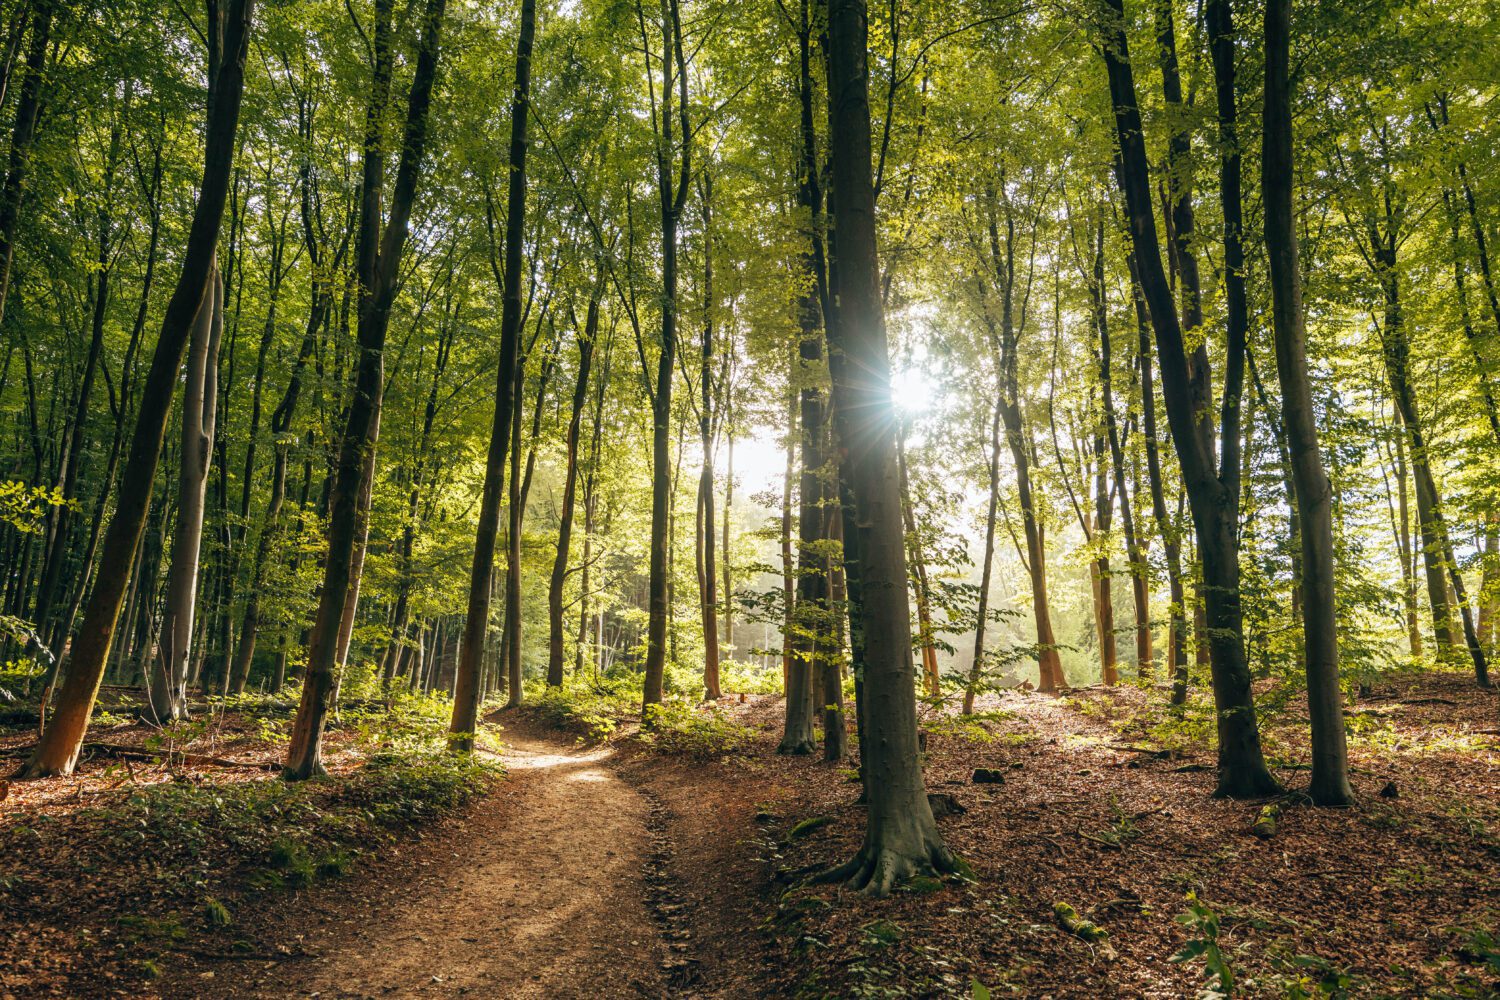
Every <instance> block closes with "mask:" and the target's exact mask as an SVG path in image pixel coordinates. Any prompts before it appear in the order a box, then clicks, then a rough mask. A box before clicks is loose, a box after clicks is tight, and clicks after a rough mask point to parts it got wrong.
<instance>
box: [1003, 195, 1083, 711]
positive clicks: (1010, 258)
mask: <svg viewBox="0 0 1500 1000" xmlns="http://www.w3.org/2000/svg"><path fill="white" fill-rule="evenodd" d="M997 191H998V193H997ZM1001 198H1004V199H1005V241H1004V243H1003V245H1002V243H1001V240H1000V220H999V218H998V214H997V211H996V208H997V206H996V201H997V200H999V199H1001ZM984 201H985V210H986V214H987V216H988V220H987V221H988V235H989V255H990V261H989V265H990V266H989V270H990V272H991V273H992V274H993V275H994V278H995V282H996V284H997V286H998V291H999V296H1000V322H999V325H998V328H997V326H996V324H995V320H994V317H993V316H992V315H991V313H990V311H989V310H988V309H986V310H985V313H984V321H985V325H986V327H987V329H988V332H989V337H990V348H991V350H992V351H993V352H994V354H995V366H996V370H997V371H998V372H999V380H1000V392H999V395H998V399H999V402H998V404H997V405H998V406H999V407H1000V419H1001V422H1002V423H1003V424H1004V426H1005V441H1006V444H1007V445H1008V446H1009V448H1010V455H1011V462H1012V464H1013V465H1014V466H1015V470H1016V496H1017V499H1018V500H1019V502H1020V505H1021V525H1022V530H1023V532H1024V534H1025V536H1026V570H1027V573H1028V574H1029V575H1030V577H1031V613H1032V618H1033V619H1034V621H1035V622H1036V660H1037V672H1038V688H1039V689H1040V690H1041V691H1043V692H1045V693H1048V694H1053V693H1056V692H1057V691H1059V690H1060V689H1062V688H1064V687H1066V686H1067V678H1066V677H1065V676H1064V675H1063V667H1062V657H1061V656H1060V655H1059V653H1058V649H1057V636H1056V635H1055V633H1054V632H1053V631H1052V610H1051V607H1050V605H1049V604H1048V599H1047V542H1046V529H1045V526H1044V525H1043V523H1042V520H1041V517H1040V516H1039V514H1038V511H1037V505H1036V500H1035V498H1034V496H1033V495H1032V487H1031V451H1030V448H1029V446H1028V436H1027V433H1026V424H1025V418H1024V416H1023V414H1022V411H1021V390H1020V357H1019V353H1020V352H1019V346H1020V343H1019V342H1020V331H1018V330H1017V328H1016V321H1015V257H1016V255H1015V237H1016V224H1015V215H1014V213H1013V212H1012V211H1011V209H1010V205H1009V200H1008V197H1007V196H1006V195H1005V185H1004V184H1003V183H1002V184H1000V185H999V187H998V189H997V188H996V187H995V186H994V185H991V186H990V187H989V188H988V189H987V190H986V192H985V199H984Z"/></svg>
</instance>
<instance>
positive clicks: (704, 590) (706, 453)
mask: <svg viewBox="0 0 1500 1000" xmlns="http://www.w3.org/2000/svg"><path fill="white" fill-rule="evenodd" d="M700 196H701V199H702V202H703V244H704V246H703V350H702V354H701V361H700V365H699V372H698V386H699V395H700V397H701V398H700V402H699V410H698V436H699V439H700V442H701V445H702V448H703V470H702V472H701V473H700V474H699V477H698V519H697V520H698V536H697V543H698V544H697V550H698V551H697V557H698V558H697V563H698V604H699V608H700V611H701V613H702V621H703V697H704V699H705V700H707V701H718V700H719V697H720V691H719V594H718V588H719V570H718V566H717V564H716V561H715V555H716V554H715V552H714V546H715V544H716V538H715V530H714V458H713V447H714V436H715V434H716V432H717V426H716V425H717V422H718V418H717V414H716V413H715V406H716V398H715V397H716V396H717V393H716V392H715V391H714V308H715V303H714V298H713V294H714V292H713V287H714V267H713V177H712V175H711V174H708V173H705V174H704V175H703V186H702V190H701V192H700Z"/></svg>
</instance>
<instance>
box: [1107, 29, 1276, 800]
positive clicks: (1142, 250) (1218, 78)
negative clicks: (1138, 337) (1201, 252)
mask: <svg viewBox="0 0 1500 1000" xmlns="http://www.w3.org/2000/svg"><path fill="white" fill-rule="evenodd" d="M1106 8H1107V10H1106V12H1105V19H1104V21H1103V23H1102V25H1101V28H1102V32H1103V36H1104V37H1103V39H1102V44H1101V46H1100V52H1101V54H1102V55H1103V58H1104V63H1105V68H1106V70H1107V73H1108V77H1109V88H1110V99H1111V103H1112V105H1113V107H1114V119H1115V132H1116V138H1117V140H1118V142H1119V146H1120V160H1119V163H1118V171H1117V173H1118V179H1119V182H1120V186H1121V188H1122V190H1123V192H1124V195H1125V202H1126V209H1127V214H1128V216H1129V222H1130V235H1131V240H1132V242H1133V244H1134V248H1135V261H1136V267H1137V270H1138V272H1139V278H1140V284H1141V290H1142V293H1143V297H1144V298H1145V302H1146V309H1147V312H1148V314H1149V316H1150V320H1151V325H1152V327H1153V328H1154V329H1155V332H1156V346H1157V352H1158V355H1159V359H1160V362H1161V367H1162V389H1163V395H1164V397H1165V400H1166V406H1167V419H1168V423H1169V424H1170V425H1171V429H1172V440H1173V443H1174V444H1175V445H1176V448H1177V456H1178V462H1179V465H1180V466H1181V468H1182V475H1183V481H1184V484H1185V486H1186V489H1187V493H1188V500H1189V504H1190V506H1191V509H1192V513H1193V523H1194V527H1195V529H1196V531H1197V535H1198V551H1199V554H1200V558H1201V559H1202V562H1203V573H1204V578H1205V581H1206V587H1205V590H1206V592H1207V598H1208V603H1209V607H1208V617H1209V625H1210V637H1211V645H1212V652H1213V659H1212V674H1213V679H1214V702H1215V708H1216V711H1217V714H1218V720H1219V724H1218V731H1219V784H1218V788H1217V789H1216V790H1215V794H1216V795H1218V796H1223V797H1231V798H1241V797H1254V796H1259V795H1266V794H1272V793H1274V792H1276V791H1277V790H1279V788H1280V786H1279V785H1278V784H1277V782H1276V780H1275V779H1274V778H1272V777H1271V773H1270V771H1268V770H1267V769H1266V764H1265V758H1264V755H1263V754H1262V752H1261V746H1260V734H1259V732H1258V730H1257V728H1256V720H1255V706H1254V701H1253V697H1252V695H1251V690H1250V670H1249V665H1248V664H1247V662H1246V660H1245V649H1244V638H1243V635H1242V631H1241V611H1240V594H1239V552H1238V543H1237V540H1236V521H1237V514H1238V506H1239V483H1238V478H1239V393H1240V388H1241V386H1240V383H1241V381H1242V378H1243V371H1242V366H1243V355H1244V342H1243V334H1244V326H1243V323H1242V321H1243V319H1244V315H1243V312H1240V313H1239V314H1238V315H1235V311H1236V310H1237V309H1239V308H1240V307H1242V306H1243V298H1242V297H1240V298H1239V300H1238V302H1236V301H1235V298H1236V297H1235V296H1234V295H1233V294H1230V295H1229V296H1227V299H1228V302H1229V306H1230V320H1229V323H1228V333H1229V336H1228V344H1227V350H1226V371H1225V387H1224V398H1223V404H1222V409H1221V421H1220V422H1221V425H1222V426H1221V438H1222V444H1223V447H1222V458H1223V465H1222V471H1216V470H1215V468H1214V454H1213V453H1214V443H1213V438H1212V433H1211V431H1210V429H1209V427H1208V426H1207V424H1206V420H1207V419H1208V417H1207V415H1206V414H1207V411H1208V409H1209V407H1208V403H1209V394H1208V388H1209V387H1208V385H1207V381H1208V371H1207V364H1206V362H1203V361H1201V359H1195V360H1197V361H1198V362H1199V363H1196V364H1194V363H1191V362H1190V361H1189V357H1188V353H1187V347H1186V343H1185V340H1184V337H1183V327H1182V324H1181V323H1180V321H1179V319H1178V316H1177V308H1176V303H1175V302H1174V301H1173V295H1172V290H1171V288H1170V286H1169V285H1168V283H1167V278H1166V273H1165V271H1164V270H1163V269H1162V263H1161V251H1160V244H1159V242H1158V240H1157V234H1156V219H1155V217H1154V214H1153V210H1152V205H1151V187H1150V172H1149V167H1148V165H1147V159H1146V144H1145V137H1144V134H1143V132H1142V126H1141V115H1140V109H1139V106H1138V105H1137V103H1136V90H1135V75H1134V71H1133V69H1132V68H1131V64H1130V55H1129V46H1128V42H1127V40H1126V37H1125V11H1124V7H1123V2H1122V0H1106ZM1225 44H1228V45H1229V49H1228V53H1229V55H1230V56H1231V60H1230V62H1229V65H1228V67H1227V68H1228V69H1230V70H1231V71H1232V69H1233V62H1232V56H1233V48H1232V44H1233V39H1232V37H1229V36H1223V35H1222V34H1220V35H1219V36H1216V37H1215V45H1216V49H1218V48H1222V47H1223V46H1224V45H1225ZM1225 68H1226V67H1224V66H1221V64H1220V61H1219V59H1217V58H1216V60H1215V70H1216V72H1215V82H1216V89H1217V90H1218V91H1219V94H1220V108H1219V113H1220V118H1219V126H1220V136H1221V139H1222V138H1223V137H1224V136H1225V133H1226V132H1228V133H1229V134H1230V135H1231V136H1232V133H1233V117H1232V114H1233V98H1234V92H1233V81H1232V77H1231V78H1230V79H1229V80H1228V81H1225V80H1224V79H1223V71H1224V69H1225ZM1226 82H1227V83H1228V84H1229V86H1228V87H1227V88H1226V87H1224V86H1223V84H1224V83H1226ZM1225 98H1227V99H1228V107H1227V108H1226V106H1225ZM1226 111H1227V112H1229V114H1226ZM1223 146H1224V148H1225V149H1226V150H1230V152H1228V153H1226V154H1225V155H1224V156H1223V162H1222V164H1221V178H1220V187H1221V188H1223V189H1224V190H1223V191H1222V192H1221V194H1222V200H1223V203H1224V207H1225V209H1226V212H1227V214H1226V234H1227V238H1226V242H1225V254H1226V260H1225V265H1226V266H1225V273H1226V289H1230V288H1232V287H1233V284H1234V282H1232V281H1230V280H1228V279H1229V278H1230V277H1231V276H1233V275H1234V272H1235V270H1236V269H1242V267H1243V263H1242V261H1241V259H1240V254H1239V244H1238V224H1239V213H1238V208H1239V184H1238V172H1239V156H1238V153H1236V152H1233V151H1232V150H1233V148H1234V147H1233V144H1232V143H1226V144H1223ZM1178 238H1179V239H1181V238H1182V233H1181V230H1180V227H1179V231H1178ZM1231 253H1232V254H1233V259H1230V255H1231ZM1235 280H1236V281H1240V292H1243V284H1242V280H1241V279H1240V277H1239V276H1235Z"/></svg>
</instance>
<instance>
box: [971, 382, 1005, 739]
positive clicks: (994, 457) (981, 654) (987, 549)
mask: <svg viewBox="0 0 1500 1000" xmlns="http://www.w3.org/2000/svg"><path fill="white" fill-rule="evenodd" d="M996 400H997V401H996V403H995V407H994V416H993V417H991V419H990V441H989V447H990V463H989V473H990V502H989V509H988V511H987V512H986V514H985V518H984V558H983V561H982V562H981V563H980V564H979V565H980V570H979V609H978V613H977V617H976V620H975V625H974V662H973V664H972V665H971V666H970V667H969V683H968V685H967V686H965V688H964V714H965V715H969V714H971V713H973V711H974V696H975V694H977V693H978V690H979V682H980V680H981V679H982V678H983V677H984V668H985V649H984V640H985V632H986V628H987V626H988V624H989V612H990V581H991V579H992V574H993V571H994V562H995V519H996V515H997V514H998V513H999V507H1000V404H999V402H998V400H999V393H998V392H997V393H996Z"/></svg>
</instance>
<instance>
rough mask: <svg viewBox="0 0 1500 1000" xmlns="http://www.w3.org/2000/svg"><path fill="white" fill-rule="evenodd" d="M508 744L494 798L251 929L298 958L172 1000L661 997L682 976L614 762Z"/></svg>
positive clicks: (641, 810) (639, 800)
mask: <svg viewBox="0 0 1500 1000" xmlns="http://www.w3.org/2000/svg"><path fill="white" fill-rule="evenodd" d="M505 739H506V744H507V745H506V749H505V752H504V754H503V758H504V764H505V767H506V770H507V778H506V780H505V782H503V783H502V784H501V786H500V787H499V788H498V790H497V791H495V792H494V793H493V794H491V795H490V796H488V797H487V798H486V799H484V800H483V801H482V802H480V803H479V804H478V805H476V806H475V807H474V808H472V809H471V810H469V811H468V812H467V813H466V814H464V815H460V816H457V817H454V818H452V819H450V820H448V821H445V822H443V823H442V824H441V826H440V828H439V829H437V830H435V831H432V832H430V833H428V834H427V835H425V836H423V837H422V838H421V839H419V840H416V841H415V842H413V843H411V844H409V845H408V846H407V847H406V848H405V849H404V850H400V851H399V852H389V856H387V857H385V858H383V859H382V861H381V862H380V865H379V868H378V869H377V870H375V871H373V872H371V873H368V874H366V875H365V876H363V877H360V878H359V880H358V881H359V884H358V885H357V886H351V885H349V884H348V883H345V884H344V885H343V886H332V887H325V888H322V889H320V890H313V891H311V892H309V893H307V894H306V895H305V897H304V898H303V899H301V900H299V901H298V903H297V905H294V906H293V907H292V908H291V909H290V911H289V912H287V913H285V914H283V915H281V918H280V919H277V920H276V921H275V922H274V924H269V925H267V924H263V925H262V926H261V927H259V928H257V931H258V933H257V934H256V937H257V938H259V939H260V940H261V942H262V943H263V944H264V946H265V948H266V950H267V951H269V952H273V953H274V952H275V951H277V950H278V949H285V950H288V951H291V952H292V953H293V955H294V956H295V957H292V958H290V959H287V960H283V961H273V962H266V963H263V964H262V963H246V962H233V963H231V968H229V969H227V970H219V971H215V970H212V969H204V970H201V971H200V973H199V976H200V978H199V981H198V983H196V984H194V983H192V982H191V980H188V981H185V982H183V983H181V984H178V985H176V986H175V987H174V988H173V989H170V990H168V991H167V993H168V995H171V994H174V993H175V994H177V995H181V996H192V995H202V993H203V991H204V989H205V987H204V984H203V980H202V978H201V976H202V975H203V974H204V973H208V974H210V975H211V976H212V978H213V987H212V992H213V994H214V995H215V996H221V997H290V996H316V997H338V998H354V997H359V998H365V997H408V996H413V997H429V996H430V997H448V996H474V997H506V998H515V1000H531V998H544V997H545V998H572V997H579V998H582V997H659V996H664V995H666V988H667V982H668V978H669V974H670V973H671V971H672V969H673V968H674V967H676V962H674V958H673V957H672V956H671V955H670V954H669V949H668V947H667V942H665V941H664V940H663V939H662V935H661V933H660V929H659V928H658V926H657V922H656V919H655V916H654V914H653V910H652V907H651V905H650V898H651V897H650V895H649V894H648V875H649V874H650V872H649V870H648V869H650V868H651V863H652V860H653V852H652V845H651V841H650V839H649V838H648V837H647V835H646V834H647V831H648V829H649V828H650V826H651V823H652V806H651V803H650V802H649V801H648V800H647V799H646V798H645V797H644V796H643V795H641V794H640V793H639V792H637V791H636V790H635V789H634V788H632V787H631V786H630V785H629V784H627V783H626V782H625V781H624V780H622V779H621V777H620V776H619V775H618V774H617V773H616V771H615V769H614V767H612V766H611V758H612V757H613V756H614V751H613V750H611V749H609V748H607V747H605V748H597V749H592V750H582V749H578V748H576V747H572V746H569V745H568V744H566V743H564V742H561V741H560V740H559V739H556V738H554V739H547V738H544V737H539V736H537V735H525V734H522V733H520V732H515V731H509V730H508V731H507V732H506V734H505ZM247 964H249V965H251V967H249V968H247V967H246V966H247Z"/></svg>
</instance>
